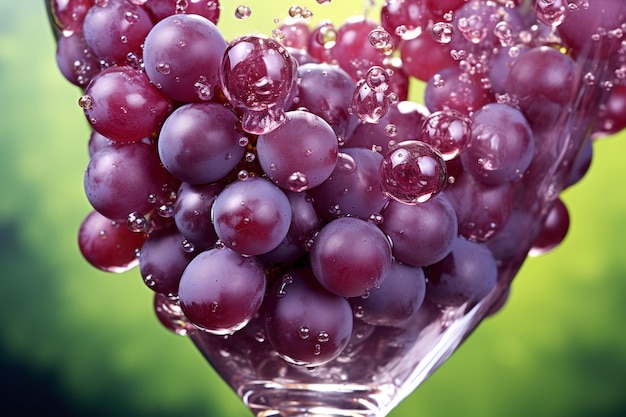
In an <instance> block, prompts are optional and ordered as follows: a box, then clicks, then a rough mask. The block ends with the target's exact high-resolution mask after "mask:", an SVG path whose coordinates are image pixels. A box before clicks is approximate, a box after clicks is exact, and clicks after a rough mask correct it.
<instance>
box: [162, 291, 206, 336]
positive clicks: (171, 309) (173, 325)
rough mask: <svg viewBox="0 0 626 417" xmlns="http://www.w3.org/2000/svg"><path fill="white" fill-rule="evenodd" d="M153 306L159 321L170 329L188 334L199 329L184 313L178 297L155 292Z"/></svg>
mask: <svg viewBox="0 0 626 417" xmlns="http://www.w3.org/2000/svg"><path fill="white" fill-rule="evenodd" d="M152 307H153V308H154V313H155V314H156V316H157V319H158V320H159V322H160V323H161V324H162V325H163V327H165V328H166V329H168V330H169V331H171V332H173V333H175V334H177V335H179V336H187V335H189V334H190V333H193V332H195V331H196V330H198V328H197V327H196V326H195V325H194V324H192V323H191V322H190V321H189V320H188V319H187V317H185V315H184V314H183V311H182V310H181V308H180V303H179V302H178V298H177V297H170V296H167V295H165V294H161V293H158V292H155V293H154V299H153V303H152Z"/></svg>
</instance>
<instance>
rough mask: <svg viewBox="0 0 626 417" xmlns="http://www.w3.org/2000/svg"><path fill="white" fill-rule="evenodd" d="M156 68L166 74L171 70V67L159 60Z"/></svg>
mask: <svg viewBox="0 0 626 417" xmlns="http://www.w3.org/2000/svg"><path fill="white" fill-rule="evenodd" d="M156 70H157V71H158V72H159V73H161V74H163V75H167V74H169V73H170V72H171V71H172V67H171V66H170V64H168V63H167V62H160V63H158V64H157V67H156Z"/></svg>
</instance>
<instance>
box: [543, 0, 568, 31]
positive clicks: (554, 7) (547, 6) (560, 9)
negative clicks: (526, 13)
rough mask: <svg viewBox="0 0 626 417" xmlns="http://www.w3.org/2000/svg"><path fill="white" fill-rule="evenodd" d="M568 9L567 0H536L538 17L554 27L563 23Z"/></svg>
mask: <svg viewBox="0 0 626 417" xmlns="http://www.w3.org/2000/svg"><path fill="white" fill-rule="evenodd" d="M568 10H569V9H568V6H567V1H565V0H537V1H536V2H535V13H536V14H537V19H538V20H540V21H541V22H542V23H545V24H546V25H548V26H552V27H557V26H559V25H560V24H561V23H563V21H564V20H565V17H566V16H567V13H568Z"/></svg>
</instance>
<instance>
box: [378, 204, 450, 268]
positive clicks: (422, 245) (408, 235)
mask: <svg viewBox="0 0 626 417" xmlns="http://www.w3.org/2000/svg"><path fill="white" fill-rule="evenodd" d="M381 214H382V216H383V219H384V220H383V223H382V224H381V225H380V228H381V229H382V231H383V232H385V234H387V236H389V238H390V239H391V242H392V243H393V256H394V257H395V259H397V260H398V261H399V262H402V263H405V264H408V265H413V266H425V265H430V264H433V263H435V262H438V261H440V260H441V259H443V257H444V256H446V255H447V254H448V253H449V252H450V250H451V249H452V244H453V242H454V239H455V238H456V236H457V234H458V224H457V222H458V220H457V216H456V212H455V211H454V208H453V207H452V204H450V202H449V201H448V199H447V198H446V197H445V195H444V194H440V195H437V196H436V197H433V198H431V199H430V200H428V201H427V202H425V203H421V204H415V205H409V204H403V203H400V202H397V201H390V202H389V204H388V205H387V207H385V209H384V210H383V212H382V213H381Z"/></svg>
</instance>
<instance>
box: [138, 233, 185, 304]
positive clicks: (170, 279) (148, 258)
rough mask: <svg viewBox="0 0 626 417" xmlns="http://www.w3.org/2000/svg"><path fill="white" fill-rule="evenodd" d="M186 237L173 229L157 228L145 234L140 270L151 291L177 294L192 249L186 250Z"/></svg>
mask: <svg viewBox="0 0 626 417" xmlns="http://www.w3.org/2000/svg"><path fill="white" fill-rule="evenodd" d="M184 241H185V237H184V236H183V235H182V234H181V233H180V232H179V231H178V230H177V229H176V228H175V227H169V228H164V229H158V230H155V231H153V232H151V233H150V234H149V235H148V239H146V242H145V243H144V244H143V246H142V247H141V255H140V257H139V272H140V273H141V277H142V278H143V282H144V283H145V284H146V286H148V288H150V289H151V290H152V291H154V292H158V293H162V294H166V295H176V294H177V293H178V283H179V282H180V277H181V275H182V274H183V271H184V270H185V267H186V266H187V264H188V263H189V262H190V261H191V260H192V259H193V255H194V254H193V252H190V251H187V250H185V248H184V247H183V242H184Z"/></svg>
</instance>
